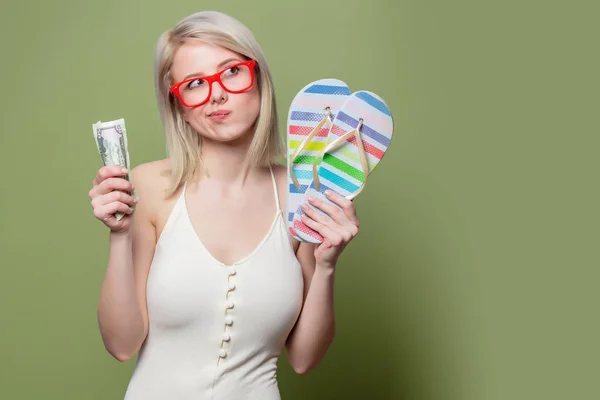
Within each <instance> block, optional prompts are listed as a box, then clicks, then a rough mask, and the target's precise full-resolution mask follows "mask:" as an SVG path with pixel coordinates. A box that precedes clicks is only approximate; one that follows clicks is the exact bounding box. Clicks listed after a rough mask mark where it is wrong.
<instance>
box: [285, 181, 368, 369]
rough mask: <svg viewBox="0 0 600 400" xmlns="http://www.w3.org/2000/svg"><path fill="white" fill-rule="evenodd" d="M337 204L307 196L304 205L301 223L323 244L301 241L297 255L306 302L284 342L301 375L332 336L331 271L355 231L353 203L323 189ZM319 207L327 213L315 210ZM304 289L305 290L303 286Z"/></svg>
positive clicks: (323, 351)
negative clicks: (316, 233)
mask: <svg viewBox="0 0 600 400" xmlns="http://www.w3.org/2000/svg"><path fill="white" fill-rule="evenodd" d="M326 195H327V197H328V198H329V200H331V201H332V202H334V203H336V204H337V205H338V206H339V208H338V207H335V206H333V205H332V204H330V203H327V202H324V201H322V200H320V199H309V203H310V204H311V205H312V207H311V206H309V205H308V204H304V205H303V210H304V214H305V215H303V216H302V222H303V223H304V224H305V225H306V226H307V227H309V228H311V229H313V230H315V231H316V232H318V233H319V234H321V236H323V239H324V240H323V243H321V244H319V245H313V244H310V243H301V244H300V246H299V249H298V253H297V257H298V260H299V261H300V263H301V264H302V271H303V274H304V282H305V288H306V287H308V288H309V289H308V293H306V291H305V302H304V306H303V309H302V312H301V314H300V317H299V318H298V321H297V322H296V326H295V327H294V330H293V331H292V333H291V335H290V338H289V341H288V343H287V349H288V358H289V360H290V364H291V365H292V367H293V368H294V370H295V371H296V372H297V373H300V374H303V373H306V372H308V371H310V370H311V369H313V368H315V367H316V366H317V365H318V364H319V363H320V362H321V360H322V359H323V357H324V356H325V354H326V353H327V351H328V350H329V347H330V346H331V343H332V342H333V338H334V336H335V317H334V301H333V299H334V296H333V286H334V271H335V268H336V264H337V260H338V257H339V256H340V254H341V253H342V251H343V250H344V248H345V247H346V245H347V244H348V243H349V242H350V241H351V240H352V239H353V238H354V237H355V236H356V235H357V234H358V225H359V222H358V218H357V217H356V212H355V209H354V204H353V203H352V202H351V201H350V200H348V199H346V198H344V197H342V196H340V195H338V194H337V193H329V192H326ZM315 208H318V209H320V210H321V211H323V212H324V213H325V214H327V215H328V216H329V218H328V217H326V216H324V215H322V214H320V213H318V212H316V211H315ZM305 290H306V289H305Z"/></svg>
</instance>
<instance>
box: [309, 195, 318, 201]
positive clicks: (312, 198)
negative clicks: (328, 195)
mask: <svg viewBox="0 0 600 400" xmlns="http://www.w3.org/2000/svg"><path fill="white" fill-rule="evenodd" d="M315 200H316V199H315V198H314V197H313V196H308V201H315Z"/></svg>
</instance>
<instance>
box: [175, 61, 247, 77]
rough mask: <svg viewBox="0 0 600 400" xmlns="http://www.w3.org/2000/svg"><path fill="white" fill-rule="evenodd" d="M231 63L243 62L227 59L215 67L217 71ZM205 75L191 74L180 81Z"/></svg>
mask: <svg viewBox="0 0 600 400" xmlns="http://www.w3.org/2000/svg"><path fill="white" fill-rule="evenodd" d="M232 61H236V62H243V61H242V60H240V59H239V58H228V59H227V60H225V61H221V62H220V63H219V65H217V70H220V69H221V68H223V67H224V66H225V65H226V64H229V63H231V62H232ZM205 75H206V74H205V73H204V72H194V73H192V74H189V75H186V76H185V77H184V78H183V79H182V80H186V79H188V78H195V77H198V76H205Z"/></svg>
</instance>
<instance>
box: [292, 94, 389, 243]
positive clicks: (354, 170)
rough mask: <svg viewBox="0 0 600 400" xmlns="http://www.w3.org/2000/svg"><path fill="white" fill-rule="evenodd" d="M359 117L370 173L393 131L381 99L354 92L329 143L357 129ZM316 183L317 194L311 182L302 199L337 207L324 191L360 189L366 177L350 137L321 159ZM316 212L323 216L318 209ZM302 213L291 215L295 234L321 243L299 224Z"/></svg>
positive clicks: (352, 138) (387, 144) (346, 192)
mask: <svg viewBox="0 0 600 400" xmlns="http://www.w3.org/2000/svg"><path fill="white" fill-rule="evenodd" d="M360 118H362V119H363V125H362V128H361V129H360V136H361V138H362V141H363V146H364V148H365V152H366V156H367V162H368V166H369V174H370V173H372V172H373V170H374V169H375V167H376V166H377V165H378V164H379V162H380V161H381V159H382V158H383V156H384V154H385V152H386V150H387V149H388V147H389V145H390V142H391V139H392V133H393V130H394V123H393V119H392V114H391V112H390V110H389V108H388V106H387V105H386V104H385V102H384V101H383V99H381V98H380V97H379V96H377V95H376V94H374V93H372V92H368V91H359V92H356V93H353V94H352V96H351V97H349V98H348V99H347V101H346V102H345V103H344V105H343V106H342V107H341V109H340V111H339V112H338V113H337V114H336V117H335V120H334V121H333V126H332V127H331V129H330V131H329V139H328V141H329V142H333V140H335V139H336V138H338V137H340V136H342V135H344V134H345V133H347V132H349V131H351V130H352V129H354V128H356V127H357V126H358V123H359V119H360ZM311 175H312V171H311ZM319 181H320V183H321V187H320V190H319V191H318V192H317V191H316V190H315V188H314V186H313V184H312V182H311V184H310V186H309V187H308V188H307V189H305V190H304V191H305V192H306V193H305V196H314V197H317V198H321V199H322V200H323V201H325V202H327V203H330V204H332V205H334V206H336V207H337V205H335V203H332V202H331V201H330V200H328V199H327V198H326V197H325V195H324V194H323V193H324V192H325V191H326V190H328V189H330V190H331V191H333V192H337V193H338V194H341V195H342V196H348V195H350V194H352V193H355V192H356V191H357V190H359V189H360V187H361V186H362V185H363V184H364V181H365V174H364V171H363V168H362V165H361V162H360V155H359V149H358V147H357V145H356V138H355V137H351V138H350V139H348V140H347V141H346V142H345V143H344V144H342V145H341V146H339V147H337V148H336V149H333V150H332V151H331V152H330V153H326V154H325V155H324V156H323V160H322V162H321V164H320V167H319ZM307 203H308V202H307ZM309 205H310V204H309ZM315 210H316V211H317V212H320V213H321V214H323V215H325V214H324V213H322V212H321V211H320V210H318V209H315ZM302 214H303V211H302V208H301V206H299V207H298V208H297V209H296V211H295V214H294V225H293V226H294V230H295V231H296V235H297V236H298V237H299V238H300V240H302V241H306V242H311V243H321V242H322V241H323V237H322V236H321V235H320V234H318V233H317V232H315V231H313V230H312V229H311V228H309V227H308V226H306V225H305V224H304V223H303V222H302V220H301V219H300V217H301V215H302Z"/></svg>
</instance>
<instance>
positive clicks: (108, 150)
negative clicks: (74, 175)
mask: <svg viewBox="0 0 600 400" xmlns="http://www.w3.org/2000/svg"><path fill="white" fill-rule="evenodd" d="M92 129H93V131H94V139H95V140H96V147H97V148H98V152H99V153H100V157H101V158H102V162H103V163H104V165H105V166H106V165H119V166H121V167H125V168H127V169H128V170H129V169H130V162H129V151H128V149H127V130H126V129H125V120H124V119H123V118H121V119H117V120H115V121H109V122H100V121H98V122H96V123H95V124H92ZM125 179H127V180H128V181H129V180H130V178H129V174H127V176H126V177H125ZM132 195H133V196H134V198H135V197H136V196H135V193H132ZM124 215H125V214H123V213H121V212H117V213H115V217H116V218H117V221H120V220H121V218H123V216H124Z"/></svg>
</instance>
